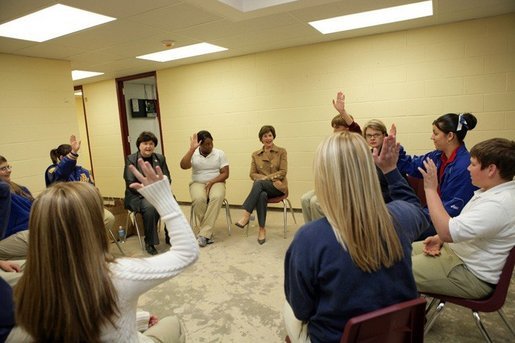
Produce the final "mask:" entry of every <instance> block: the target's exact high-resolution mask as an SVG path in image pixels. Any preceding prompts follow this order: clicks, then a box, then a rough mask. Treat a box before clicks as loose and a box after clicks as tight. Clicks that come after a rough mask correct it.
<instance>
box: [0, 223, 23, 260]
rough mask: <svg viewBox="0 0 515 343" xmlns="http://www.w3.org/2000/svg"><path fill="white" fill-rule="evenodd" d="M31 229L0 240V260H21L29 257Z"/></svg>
mask: <svg viewBox="0 0 515 343" xmlns="http://www.w3.org/2000/svg"><path fill="white" fill-rule="evenodd" d="M28 249H29V230H23V231H20V232H17V233H15V234H13V235H10V236H9V237H7V238H5V239H2V240H1V241H0V260H19V259H23V258H26V257H27V251H28Z"/></svg>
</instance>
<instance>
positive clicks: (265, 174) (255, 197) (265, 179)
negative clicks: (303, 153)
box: [236, 125, 288, 244]
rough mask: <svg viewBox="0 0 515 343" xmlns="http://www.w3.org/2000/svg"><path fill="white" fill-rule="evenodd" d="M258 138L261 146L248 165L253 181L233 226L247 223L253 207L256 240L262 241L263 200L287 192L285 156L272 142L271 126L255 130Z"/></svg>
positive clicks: (263, 239) (272, 130)
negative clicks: (255, 214) (256, 231)
mask: <svg viewBox="0 0 515 343" xmlns="http://www.w3.org/2000/svg"><path fill="white" fill-rule="evenodd" d="M258 136H259V140H260V141H261V143H263V147H262V148H261V149H259V150H258V151H256V152H254V153H253V154H252V163H251V165H250V178H251V179H252V180H253V181H254V183H253V184H252V189H251V190H250V193H249V195H248V196H247V199H245V202H244V203H243V205H242V206H243V208H244V209H245V212H244V213H243V217H242V218H241V219H240V220H239V221H238V222H236V226H238V227H240V228H244V227H245V226H246V225H248V223H249V220H250V214H251V213H252V211H254V209H256V212H257V217H258V223H259V235H258V243H259V244H263V243H265V241H266V229H265V222H266V208H267V200H268V199H269V198H275V197H278V196H282V195H284V194H287V193H288V182H287V181H286V173H287V171H288V158H287V154H286V150H285V149H283V148H280V147H278V146H276V145H275V144H274V139H275V129H274V127H273V126H270V125H265V126H263V127H262V128H261V130H259V134H258Z"/></svg>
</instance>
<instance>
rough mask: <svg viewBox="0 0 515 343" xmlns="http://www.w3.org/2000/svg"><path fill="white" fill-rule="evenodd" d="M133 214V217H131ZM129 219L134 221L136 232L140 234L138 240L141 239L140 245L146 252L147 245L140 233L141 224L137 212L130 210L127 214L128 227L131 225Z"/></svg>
mask: <svg viewBox="0 0 515 343" xmlns="http://www.w3.org/2000/svg"><path fill="white" fill-rule="evenodd" d="M131 216H132V218H131ZM129 220H131V221H132V223H134V227H135V228H136V233H137V234H138V240H139V245H140V246H141V250H143V252H145V245H144V244H143V240H142V239H141V234H140V233H139V226H138V221H137V219H136V212H132V211H130V210H129V211H128V214H127V224H126V225H125V226H126V227H128V226H129Z"/></svg>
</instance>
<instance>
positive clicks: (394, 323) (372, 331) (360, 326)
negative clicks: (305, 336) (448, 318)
mask: <svg viewBox="0 0 515 343" xmlns="http://www.w3.org/2000/svg"><path fill="white" fill-rule="evenodd" d="M425 308H426V300H425V299H424V298H417V299H413V300H408V301H404V302H402V303H399V304H394V305H390V306H388V307H385V308H381V309H379V310H375V311H372V312H369V313H365V314H362V315H359V316H356V317H353V318H351V319H350V320H349V321H348V322H347V324H346V325H345V329H344V330H343V335H342V338H341V340H340V343H351V342H368V343H372V342H378V343H379V342H380V343H408V342H417V343H418V342H423V341H424V315H425ZM285 342H287V343H289V342H290V338H289V337H288V336H286V339H285Z"/></svg>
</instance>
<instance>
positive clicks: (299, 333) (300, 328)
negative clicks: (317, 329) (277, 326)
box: [283, 301, 311, 343]
mask: <svg viewBox="0 0 515 343" xmlns="http://www.w3.org/2000/svg"><path fill="white" fill-rule="evenodd" d="M283 316H284V327H285V328H286V333H287V334H288V337H290V341H291V342H292V343H310V342H311V340H310V339H309V334H308V323H304V322H301V321H300V320H298V319H297V317H295V314H294V313H293V310H292V308H291V306H290V304H288V302H287V301H285V302H284V308H283Z"/></svg>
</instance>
